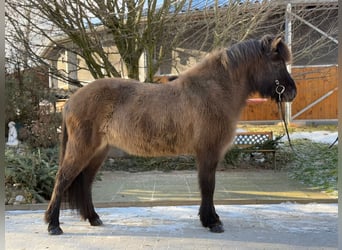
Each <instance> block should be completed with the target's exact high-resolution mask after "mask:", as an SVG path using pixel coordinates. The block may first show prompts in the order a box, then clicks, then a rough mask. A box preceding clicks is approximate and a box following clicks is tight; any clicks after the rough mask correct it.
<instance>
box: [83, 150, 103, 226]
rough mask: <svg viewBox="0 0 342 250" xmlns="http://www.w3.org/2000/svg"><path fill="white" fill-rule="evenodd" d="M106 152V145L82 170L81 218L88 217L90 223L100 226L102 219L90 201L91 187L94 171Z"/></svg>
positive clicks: (96, 170)
mask: <svg viewBox="0 0 342 250" xmlns="http://www.w3.org/2000/svg"><path fill="white" fill-rule="evenodd" d="M107 153H108V147H106V148H105V149H102V150H100V151H99V152H97V153H96V154H95V156H94V157H93V158H92V159H91V160H90V162H89V164H88V165H87V167H86V168H85V170H84V171H83V172H82V174H83V178H84V185H83V194H82V197H80V198H82V205H81V206H80V214H81V216H82V218H83V219H85V220H86V219H88V220H89V223H90V225H92V226H100V225H102V221H101V220H100V217H99V215H98V214H97V213H96V212H95V209H94V204H93V201H92V194H91V187H92V183H93V181H94V179H95V176H96V173H97V172H98V170H99V168H100V167H101V165H102V163H103V161H104V160H105V158H106V156H107Z"/></svg>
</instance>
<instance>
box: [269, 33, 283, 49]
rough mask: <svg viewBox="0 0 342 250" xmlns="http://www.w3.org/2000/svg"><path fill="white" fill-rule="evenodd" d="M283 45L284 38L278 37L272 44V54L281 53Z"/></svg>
mask: <svg viewBox="0 0 342 250" xmlns="http://www.w3.org/2000/svg"><path fill="white" fill-rule="evenodd" d="M281 43H282V37H281V36H276V37H275V38H274V39H273V40H272V43H271V52H272V53H274V52H275V53H278V51H279V49H278V48H279V46H281V45H280V44H281Z"/></svg>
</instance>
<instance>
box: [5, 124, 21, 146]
mask: <svg viewBox="0 0 342 250" xmlns="http://www.w3.org/2000/svg"><path fill="white" fill-rule="evenodd" d="M8 128H9V130H8V140H7V143H6V145H7V146H18V144H19V141H18V133H17V129H16V128H15V122H12V121H11V122H9V123H8Z"/></svg>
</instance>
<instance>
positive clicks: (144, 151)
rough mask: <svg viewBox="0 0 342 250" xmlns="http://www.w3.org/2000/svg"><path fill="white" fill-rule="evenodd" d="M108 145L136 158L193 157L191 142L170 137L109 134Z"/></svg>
mask: <svg viewBox="0 0 342 250" xmlns="http://www.w3.org/2000/svg"><path fill="white" fill-rule="evenodd" d="M108 144H110V145H111V146H115V147H118V148H120V149H122V150H124V151H125V152H127V153H128V154H132V155H138V156H154V157H156V156H174V155H193V154H194V150H193V147H192V146H191V145H192V143H191V141H189V140H188V141H187V140H183V141H179V140H178V139H172V136H160V137H153V138H151V137H148V136H146V135H134V134H130V135H126V136H125V135H123V134H116V133H113V132H112V133H111V135H110V136H109V137H108Z"/></svg>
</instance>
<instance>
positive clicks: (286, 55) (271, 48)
mask: <svg viewBox="0 0 342 250" xmlns="http://www.w3.org/2000/svg"><path fill="white" fill-rule="evenodd" d="M261 44H262V48H263V50H264V51H265V52H266V54H267V55H269V56H271V58H272V59H274V60H277V59H283V60H284V61H286V62H288V61H290V60H291V52H290V50H289V48H288V47H287V46H286V44H285V43H284V42H283V40H282V36H281V35H278V36H270V35H266V36H264V37H263V38H262V39H261Z"/></svg>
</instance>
